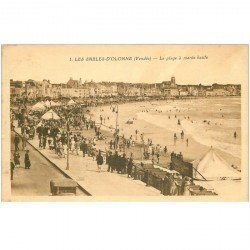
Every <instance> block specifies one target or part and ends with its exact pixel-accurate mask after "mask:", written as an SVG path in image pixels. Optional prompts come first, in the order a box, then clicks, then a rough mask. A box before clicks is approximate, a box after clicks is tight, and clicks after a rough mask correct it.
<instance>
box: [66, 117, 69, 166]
mask: <svg viewBox="0 0 250 250" xmlns="http://www.w3.org/2000/svg"><path fill="white" fill-rule="evenodd" d="M66 170H69V118H68V117H67V165H66Z"/></svg>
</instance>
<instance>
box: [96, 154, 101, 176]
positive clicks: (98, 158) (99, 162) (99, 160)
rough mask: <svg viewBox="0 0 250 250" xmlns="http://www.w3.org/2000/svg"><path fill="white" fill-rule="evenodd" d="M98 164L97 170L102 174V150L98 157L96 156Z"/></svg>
mask: <svg viewBox="0 0 250 250" xmlns="http://www.w3.org/2000/svg"><path fill="white" fill-rule="evenodd" d="M96 162H97V168H98V169H97V170H98V172H99V173H100V172H101V166H102V164H103V157H102V155H101V150H99V152H98V155H97V156H96Z"/></svg>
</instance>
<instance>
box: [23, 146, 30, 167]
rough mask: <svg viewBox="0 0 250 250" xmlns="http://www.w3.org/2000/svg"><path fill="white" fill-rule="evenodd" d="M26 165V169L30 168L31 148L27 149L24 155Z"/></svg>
mask: <svg viewBox="0 0 250 250" xmlns="http://www.w3.org/2000/svg"><path fill="white" fill-rule="evenodd" d="M24 166H25V169H30V166H31V164H30V156H29V150H26V153H25V156H24Z"/></svg>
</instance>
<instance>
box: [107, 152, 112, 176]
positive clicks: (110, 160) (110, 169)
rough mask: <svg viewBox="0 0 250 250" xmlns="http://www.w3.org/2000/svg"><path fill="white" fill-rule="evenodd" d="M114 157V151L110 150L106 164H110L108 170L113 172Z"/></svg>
mask: <svg viewBox="0 0 250 250" xmlns="http://www.w3.org/2000/svg"><path fill="white" fill-rule="evenodd" d="M112 159H113V155H112V152H111V151H110V152H109V154H107V159H106V164H108V170H107V171H108V172H113V171H112Z"/></svg>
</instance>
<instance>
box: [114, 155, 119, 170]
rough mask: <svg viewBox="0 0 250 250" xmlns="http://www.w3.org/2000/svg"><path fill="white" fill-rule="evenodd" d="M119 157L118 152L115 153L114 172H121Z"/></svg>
mask: <svg viewBox="0 0 250 250" xmlns="http://www.w3.org/2000/svg"><path fill="white" fill-rule="evenodd" d="M119 158H120V157H119V155H118V152H117V151H116V152H115V155H114V158H113V170H116V171H118V170H119V167H118V165H119Z"/></svg>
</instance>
